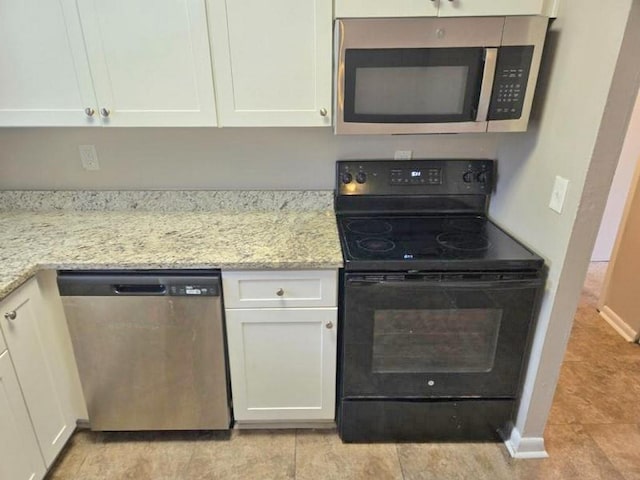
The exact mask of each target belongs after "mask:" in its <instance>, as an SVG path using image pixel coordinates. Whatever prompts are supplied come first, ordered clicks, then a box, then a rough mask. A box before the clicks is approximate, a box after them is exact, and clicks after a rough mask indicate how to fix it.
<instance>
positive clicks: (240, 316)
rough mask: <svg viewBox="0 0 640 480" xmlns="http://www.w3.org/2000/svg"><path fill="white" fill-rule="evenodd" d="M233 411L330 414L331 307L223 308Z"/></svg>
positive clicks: (259, 417) (271, 416) (239, 414)
mask: <svg viewBox="0 0 640 480" xmlns="http://www.w3.org/2000/svg"><path fill="white" fill-rule="evenodd" d="M226 321H227V335H228V344H229V366H230V372H231V390H232V396H233V409H234V417H235V419H236V421H239V422H243V421H245V422H249V421H265V422H267V421H280V420H283V421H316V420H333V419H334V416H335V385H336V345H337V343H336V342H337V309H336V308H284V309H277V308H274V309H230V310H227V311H226Z"/></svg>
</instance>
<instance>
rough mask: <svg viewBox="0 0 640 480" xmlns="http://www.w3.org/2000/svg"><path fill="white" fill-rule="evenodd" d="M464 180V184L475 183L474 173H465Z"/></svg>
mask: <svg viewBox="0 0 640 480" xmlns="http://www.w3.org/2000/svg"><path fill="white" fill-rule="evenodd" d="M462 180H463V181H464V183H471V182H473V172H472V171H468V172H464V173H463V174H462Z"/></svg>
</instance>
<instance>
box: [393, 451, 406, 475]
mask: <svg viewBox="0 0 640 480" xmlns="http://www.w3.org/2000/svg"><path fill="white" fill-rule="evenodd" d="M394 447H395V450H396V458H397V459H398V465H400V474H401V475H402V480H406V476H405V474H404V467H403V466H402V460H400V452H399V451H398V444H397V443H395V444H394Z"/></svg>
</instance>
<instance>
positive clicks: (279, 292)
mask: <svg viewBox="0 0 640 480" xmlns="http://www.w3.org/2000/svg"><path fill="white" fill-rule="evenodd" d="M276 295H278V296H279V297H281V296H283V295H284V290H283V289H279V290H278V291H277V292H276Z"/></svg>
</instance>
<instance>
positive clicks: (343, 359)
mask: <svg viewBox="0 0 640 480" xmlns="http://www.w3.org/2000/svg"><path fill="white" fill-rule="evenodd" d="M495 178H496V165H495V162H494V161H492V160H484V159H480V160H413V161H381V160H379V161H339V162H337V172H336V196H335V209H336V216H337V221H338V229H339V232H340V241H341V243H342V251H343V256H344V260H345V268H344V271H343V272H342V275H341V292H342V295H341V301H340V321H339V352H340V354H339V370H338V377H339V380H338V409H337V410H338V414H337V423H338V432H339V433H340V435H341V438H342V439H343V441H346V442H360V441H363V442H374V441H394V442H395V441H434V440H447V441H452V440H453V441H470V440H473V441H478V440H481V441H484V440H489V441H491V440H500V433H499V432H500V431H504V430H505V429H506V428H508V425H509V422H510V421H511V420H512V417H513V414H514V408H515V404H516V402H517V399H518V395H519V389H520V385H521V376H522V372H523V369H524V365H525V363H526V359H527V348H528V347H527V346H528V341H529V338H530V333H531V331H532V326H533V324H534V320H535V315H536V312H537V308H538V305H539V302H540V299H541V295H542V291H543V286H544V274H543V271H542V267H543V260H542V258H541V257H539V256H538V255H536V254H535V253H533V252H532V251H530V250H529V249H528V248H526V247H525V246H524V245H522V244H521V243H520V242H518V241H517V240H516V239H514V238H513V237H512V236H510V235H509V234H507V233H506V232H505V231H503V230H502V229H501V228H500V227H498V226H497V225H496V224H494V223H493V222H492V221H491V220H490V219H489V218H487V211H488V206H489V200H490V195H491V192H492V191H493V189H494V186H495Z"/></svg>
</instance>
